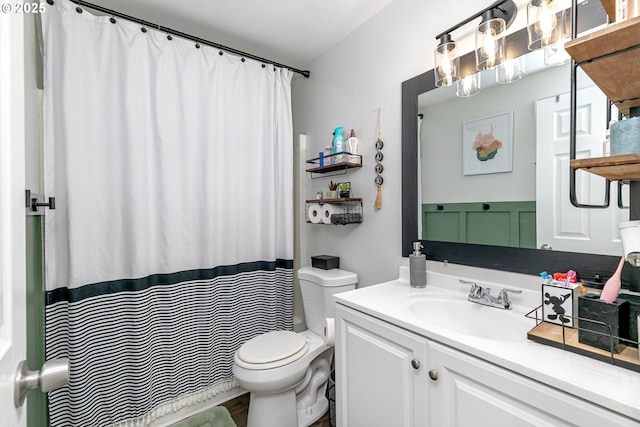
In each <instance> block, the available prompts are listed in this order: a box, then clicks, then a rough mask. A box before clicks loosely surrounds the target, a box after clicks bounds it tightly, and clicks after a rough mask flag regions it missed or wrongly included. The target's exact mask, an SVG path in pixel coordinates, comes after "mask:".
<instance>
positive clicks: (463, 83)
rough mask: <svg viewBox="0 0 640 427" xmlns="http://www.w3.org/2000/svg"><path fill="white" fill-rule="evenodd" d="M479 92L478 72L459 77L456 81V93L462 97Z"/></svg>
mask: <svg viewBox="0 0 640 427" xmlns="http://www.w3.org/2000/svg"><path fill="white" fill-rule="evenodd" d="M478 93H480V73H475V74H472V75H470V76H466V77H463V78H461V79H460V80H458V81H457V82H456V95H457V96H459V97H461V98H464V97H467V96H473V95H476V94H478Z"/></svg>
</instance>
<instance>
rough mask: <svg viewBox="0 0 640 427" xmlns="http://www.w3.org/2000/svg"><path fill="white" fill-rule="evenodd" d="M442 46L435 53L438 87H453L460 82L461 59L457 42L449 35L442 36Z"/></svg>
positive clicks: (439, 45)
mask: <svg viewBox="0 0 640 427" xmlns="http://www.w3.org/2000/svg"><path fill="white" fill-rule="evenodd" d="M439 39H440V44H438V47H436V50H435V51H434V52H433V55H434V60H435V67H434V69H435V76H436V86H438V87H440V86H451V85H452V84H453V83H454V82H456V81H458V80H460V72H459V69H460V57H459V56H458V50H457V49H456V42H454V41H453V40H452V39H451V35H450V34H449V33H446V34H442V35H441V36H440V37H439Z"/></svg>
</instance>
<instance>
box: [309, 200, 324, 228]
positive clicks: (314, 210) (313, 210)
mask: <svg viewBox="0 0 640 427" xmlns="http://www.w3.org/2000/svg"><path fill="white" fill-rule="evenodd" d="M307 217H308V218H309V222H311V223H312V224H320V223H321V222H322V206H321V205H320V204H319V203H311V204H310V205H309V207H308V208H307Z"/></svg>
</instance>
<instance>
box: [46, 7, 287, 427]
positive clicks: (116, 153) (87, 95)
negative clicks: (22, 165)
mask: <svg viewBox="0 0 640 427" xmlns="http://www.w3.org/2000/svg"><path fill="white" fill-rule="evenodd" d="M44 4H45V5H46V11H45V13H44V14H43V18H42V19H43V38H44V58H45V59H44V63H45V101H44V104H45V112H44V140H45V149H44V152H45V190H46V194H47V195H48V196H49V195H51V196H55V197H56V209H55V210H50V211H48V213H47V218H46V225H45V227H46V232H45V233H46V234H45V237H46V282H47V307H46V329H47V330H46V347H47V357H48V358H53V357H63V356H66V357H69V358H70V359H71V379H70V383H69V386H68V387H65V388H63V389H62V390H60V391H56V392H52V393H50V396H49V398H50V408H49V409H50V416H51V425H52V426H67V425H73V426H80V425H82V426H94V425H108V424H112V423H116V422H121V421H123V420H131V419H133V420H138V421H140V420H142V421H143V422H146V421H149V420H151V419H153V418H155V417H157V416H158V415H159V414H161V413H163V412H166V411H167V410H171V411H173V410H177V409H180V407H182V406H185V405H189V404H191V403H193V402H194V401H195V400H203V399H206V398H209V397H211V396H213V395H215V394H217V393H219V392H221V391H225V390H227V389H229V388H231V387H233V386H234V385H235V381H234V380H233V377H232V373H231V367H232V355H233V352H234V351H235V350H236V349H237V347H238V346H239V345H240V344H241V343H242V342H244V341H246V340H247V339H249V338H251V337H252V336H254V335H256V334H258V333H261V332H265V331H267V330H274V329H291V327H292V298H293V297H292V295H293V293H292V282H293V279H292V277H293V275H292V268H293V267H292V266H293V261H292V258H293V228H292V224H293V206H292V200H293V199H292V187H293V183H292V179H293V178H292V177H293V170H292V159H293V147H292V139H293V138H292V124H291V93H290V83H291V77H292V72H291V71H289V70H286V69H280V68H274V67H273V66H271V65H263V64H261V63H259V62H255V61H252V60H246V61H245V60H243V59H242V58H240V57H236V56H233V55H229V54H227V53H224V54H221V53H220V52H219V51H218V50H217V49H213V48H210V47H207V46H200V47H196V45H195V43H194V42H191V41H187V40H184V39H180V38H178V37H172V39H171V40H170V39H169V37H167V34H164V33H160V32H158V31H155V30H152V29H150V28H147V29H145V31H143V30H142V29H141V26H140V25H137V24H134V23H132V22H128V21H125V20H122V19H117V20H115V23H113V22H112V21H113V20H112V19H110V17H108V16H94V15H91V14H90V13H89V12H88V11H86V10H85V11H83V12H82V13H79V12H78V11H77V10H76V5H74V4H72V3H71V2H69V1H67V0H56V1H55V4H54V5H53V6H50V5H49V4H47V3H44Z"/></svg>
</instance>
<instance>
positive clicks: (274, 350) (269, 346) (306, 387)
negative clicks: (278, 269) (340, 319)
mask: <svg viewBox="0 0 640 427" xmlns="http://www.w3.org/2000/svg"><path fill="white" fill-rule="evenodd" d="M298 281H299V283H300V292H301V294H302V305H303V307H304V317H305V322H306V323H307V328H308V329H307V330H306V331H303V332H298V333H296V332H291V331H274V332H267V333H265V334H262V335H258V336H257V337H255V338H253V339H251V340H249V341H247V342H246V343H244V344H243V345H242V346H241V347H240V348H239V349H238V351H236V353H235V355H234V363H233V375H234V376H235V378H236V380H237V381H238V384H240V386H241V387H242V388H244V389H245V390H247V391H248V392H250V393H251V398H250V401H249V415H248V418H247V427H307V426H310V425H311V424H313V423H314V422H315V421H317V420H318V419H319V418H320V417H321V416H322V415H324V414H325V413H326V412H327V409H328V407H329V402H328V400H327V398H326V396H325V391H326V386H327V381H328V379H329V375H330V373H331V361H332V358H333V346H329V345H326V344H325V343H324V339H323V329H324V326H325V318H333V317H334V301H333V295H335V294H337V293H340V292H345V291H349V290H351V289H355V286H356V283H357V282H358V275H357V274H355V273H351V272H348V271H345V270H340V269H337V268H335V269H331V270H322V269H319V268H314V267H302V268H301V269H299V270H298Z"/></svg>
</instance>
